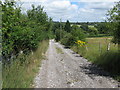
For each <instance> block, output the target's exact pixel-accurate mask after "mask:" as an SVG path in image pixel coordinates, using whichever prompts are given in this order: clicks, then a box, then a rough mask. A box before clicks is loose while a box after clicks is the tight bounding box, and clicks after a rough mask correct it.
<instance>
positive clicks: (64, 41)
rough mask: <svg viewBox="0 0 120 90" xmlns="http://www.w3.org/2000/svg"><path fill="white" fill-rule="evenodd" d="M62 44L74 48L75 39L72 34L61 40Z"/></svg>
mask: <svg viewBox="0 0 120 90" xmlns="http://www.w3.org/2000/svg"><path fill="white" fill-rule="evenodd" d="M61 43H62V44H63V45H65V46H67V47H68V46H72V45H73V44H74V43H75V38H74V36H73V35H72V34H71V33H66V34H65V35H64V37H63V38H62V39H61Z"/></svg>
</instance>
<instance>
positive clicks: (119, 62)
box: [72, 37, 120, 80]
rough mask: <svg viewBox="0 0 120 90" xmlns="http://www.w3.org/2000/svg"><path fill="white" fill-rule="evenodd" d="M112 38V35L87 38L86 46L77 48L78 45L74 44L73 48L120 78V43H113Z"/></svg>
mask: <svg viewBox="0 0 120 90" xmlns="http://www.w3.org/2000/svg"><path fill="white" fill-rule="evenodd" d="M111 40H112V37H97V38H87V39H86V42H87V44H86V45H85V46H84V47H79V49H77V46H73V47H72V50H74V51H75V52H78V53H79V54H80V55H81V56H83V57H84V58H86V59H88V60H89V61H91V62H93V63H96V64H97V65H99V66H101V67H103V68H104V69H105V70H106V71H108V72H110V73H112V75H113V76H115V78H116V79H118V80H120V78H119V75H120V70H119V68H120V53H119V52H118V51H117V49H118V45H115V44H114V43H112V42H111Z"/></svg>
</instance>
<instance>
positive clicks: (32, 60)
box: [2, 41, 48, 88]
mask: <svg viewBox="0 0 120 90" xmlns="http://www.w3.org/2000/svg"><path fill="white" fill-rule="evenodd" d="M47 47H48V41H43V42H41V43H40V45H39V48H38V49H37V50H36V51H35V52H33V53H31V54H30V55H24V54H21V55H20V56H19V57H17V58H16V59H15V61H13V62H12V65H7V66H6V67H4V68H3V77H2V78H3V88H21V87H22V88H31V87H32V83H33V79H34V77H35V75H36V73H37V72H38V69H39V66H40V62H41V60H42V59H43V58H44V53H45V52H46V50H47ZM23 60H25V61H24V63H22V62H23ZM21 61H22V62H21Z"/></svg>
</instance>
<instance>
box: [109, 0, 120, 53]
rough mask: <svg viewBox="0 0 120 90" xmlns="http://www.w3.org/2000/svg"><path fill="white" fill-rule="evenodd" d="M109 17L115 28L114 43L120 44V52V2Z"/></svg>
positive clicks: (119, 45) (111, 10)
mask: <svg viewBox="0 0 120 90" xmlns="http://www.w3.org/2000/svg"><path fill="white" fill-rule="evenodd" d="M107 15H108V21H109V22H111V24H110V25H111V27H112V28H113V36H114V38H113V42H114V43H117V44H118V50H119V51H120V1H119V2H117V3H116V5H115V6H114V7H113V8H111V9H110V10H109V11H108V14H107Z"/></svg>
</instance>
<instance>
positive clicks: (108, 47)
mask: <svg viewBox="0 0 120 90" xmlns="http://www.w3.org/2000/svg"><path fill="white" fill-rule="evenodd" d="M109 50H110V43H109V44H108V45H107V51H109Z"/></svg>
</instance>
